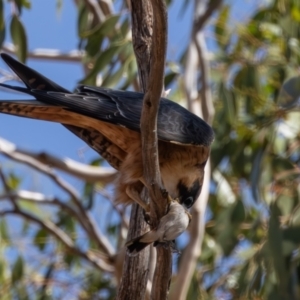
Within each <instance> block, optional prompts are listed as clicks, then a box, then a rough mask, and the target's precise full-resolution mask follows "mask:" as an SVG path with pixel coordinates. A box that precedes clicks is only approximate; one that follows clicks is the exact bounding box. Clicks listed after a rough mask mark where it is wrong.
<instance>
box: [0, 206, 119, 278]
mask: <svg viewBox="0 0 300 300" xmlns="http://www.w3.org/2000/svg"><path fill="white" fill-rule="evenodd" d="M6 215H19V216H21V217H22V218H24V219H25V220H28V221H30V222H32V223H35V224H37V225H39V226H40V227H41V228H43V229H45V230H46V231H47V232H49V233H50V234H51V235H52V236H54V237H55V238H56V239H57V240H58V241H60V242H61V243H62V244H63V245H64V246H65V247H66V248H67V249H68V251H69V252H70V253H73V254H75V255H78V256H80V257H81V258H84V259H86V260H87V261H89V262H90V263H91V264H93V265H94V266H95V267H96V268H97V269H99V270H101V271H105V272H110V273H111V272H113V271H114V268H113V266H112V265H111V264H109V263H108V261H109V259H107V261H105V260H103V256H102V257H100V256H96V255H95V254H94V253H92V252H84V251H81V250H80V249H78V248H77V247H76V246H75V245H74V243H73V241H72V240H71V238H70V237H69V236H68V235H67V234H66V233H64V232H63V231H62V230H61V229H60V228H59V227H57V226H56V225H55V224H54V223H53V222H51V221H48V220H43V221H42V220H40V219H38V218H37V217H35V216H34V215H31V214H29V213H27V212H25V211H21V210H19V209H12V210H5V211H0V216H6Z"/></svg>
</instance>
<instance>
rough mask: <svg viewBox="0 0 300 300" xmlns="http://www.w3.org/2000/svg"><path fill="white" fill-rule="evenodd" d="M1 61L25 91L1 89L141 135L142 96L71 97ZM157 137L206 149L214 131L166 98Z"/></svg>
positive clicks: (86, 92) (95, 91)
mask: <svg viewBox="0 0 300 300" xmlns="http://www.w3.org/2000/svg"><path fill="white" fill-rule="evenodd" d="M1 57H2V58H3V60H4V61H5V62H6V63H7V64H8V65H9V66H10V67H11V68H12V70H13V71H14V72H15V73H16V74H17V75H18V76H19V77H20V79H21V80H22V81H23V82H24V84H25V85H26V88H22V87H17V86H11V85H6V84H0V85H1V86H3V87H7V88H9V89H13V90H17V91H20V92H23V93H27V94H29V95H32V96H33V97H34V98H35V99H36V100H38V101H40V102H43V103H46V104H47V105H50V106H51V105H53V106H62V107H64V108H65V109H67V110H70V111H72V112H75V113H79V114H82V115H86V116H89V117H92V118H94V119H98V120H101V121H104V122H108V123H112V124H115V125H119V126H123V127H126V128H129V129H131V130H134V131H137V132H140V116H141V111H142V105H143V96H144V94H143V93H138V92H131V91H120V90H112V89H108V88H102V87H91V86H80V87H79V88H78V90H77V92H75V93H71V92H69V91H68V90H66V89H64V88H63V87H61V86H59V85H57V84H56V83H54V82H52V81H51V80H49V79H48V78H46V77H45V76H43V75H41V74H39V73H38V72H36V71H35V70H33V69H31V68H29V67H27V66H26V65H24V64H22V63H20V62H18V61H16V60H15V59H13V58H12V57H10V56H9V55H7V54H1ZM157 135H158V139H160V140H163V141H167V142H173V143H178V144H185V145H203V146H209V145H210V144H211V142H212V141H213V139H214V134H213V130H212V128H211V127H210V126H209V125H208V124H207V123H206V122H205V121H203V120H202V119H201V118H199V117H197V116H196V115H194V114H192V113H191V112H189V111H188V110H187V109H185V108H183V107H182V106H180V105H179V104H177V103H175V102H173V101H170V100H168V99H165V98H161V100H160V106H159V112H158V120H157Z"/></svg>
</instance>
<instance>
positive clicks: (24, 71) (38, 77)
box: [1, 53, 70, 93]
mask: <svg viewBox="0 0 300 300" xmlns="http://www.w3.org/2000/svg"><path fill="white" fill-rule="evenodd" d="M1 57H2V59H3V60H4V61H5V62H6V63H7V64H8V65H9V67H10V68H11V69H12V70H13V71H14V72H15V73H16V74H17V75H18V76H19V77H20V79H21V80H22V81H23V82H24V84H25V85H26V86H27V88H29V89H37V90H44V91H53V92H63V93H70V91H68V90H66V89H65V88H63V87H61V86H60V85H58V84H57V83H55V82H53V81H52V80H50V79H48V78H47V77H45V76H44V75H42V74H40V73H38V72H37V71H35V70H33V69H31V68H29V67H28V66H26V65H24V64H22V63H21V62H19V61H17V60H15V59H14V58H12V57H11V56H9V55H8V54H6V53H1Z"/></svg>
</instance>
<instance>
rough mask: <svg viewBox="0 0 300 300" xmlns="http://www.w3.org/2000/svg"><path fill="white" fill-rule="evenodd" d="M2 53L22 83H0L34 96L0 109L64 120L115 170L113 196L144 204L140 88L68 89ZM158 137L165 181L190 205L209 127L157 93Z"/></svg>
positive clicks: (206, 152) (3, 104)
mask: <svg viewBox="0 0 300 300" xmlns="http://www.w3.org/2000/svg"><path fill="white" fill-rule="evenodd" d="M1 57H2V59H3V60H4V61H5V62H6V63H7V64H8V65H9V67H10V68H11V69H12V70H13V71H14V72H15V73H16V74H17V75H18V77H19V78H20V79H21V80H22V81H23V83H24V84H25V87H20V86H11V85H6V84H0V86H2V87H6V88H9V89H12V90H15V91H19V92H22V93H26V94H28V95H30V96H32V97H33V98H35V100H0V112H2V113H5V114H10V115H16V116H22V117H27V118H33V119H40V120H47V121H52V122H58V123H61V124H63V125H64V126H65V127H66V128H67V129H68V130H70V131H71V132H73V133H74V134H75V135H77V136H78V137H80V138H81V139H82V140H84V141H85V142H86V143H87V144H88V145H89V146H90V147H92V148H93V149H94V150H95V151H96V152H98V153H99V154H100V155H102V157H103V158H105V159H106V160H107V161H108V163H109V164H110V165H111V166H112V167H114V168H116V169H117V170H119V173H118V178H117V182H116V201H117V202H118V203H124V204H128V203H132V202H133V201H136V202H137V203H139V204H140V205H141V206H142V207H143V208H144V209H148V206H147V205H146V204H145V203H144V201H143V200H142V199H141V197H140V192H141V190H142V188H143V186H144V185H145V181H144V179H143V163H142V147H141V133H140V117H141V110H142V104H143V93H138V92H130V91H120V90H112V89H108V88H103V87H92V86H85V85H83V86H79V87H78V89H77V91H76V92H71V91H68V90H66V89H65V88H63V87H61V86H59V85H58V84H56V83H54V82H53V81H51V80H50V79H48V78H46V77H45V76H43V75H41V74H39V73H38V72H37V71H35V70H33V69H31V68H29V67H28V66H26V65H24V64H22V63H20V62H18V61H16V60H15V59H13V58H12V57H11V56H9V55H7V54H4V53H2V54H1ZM157 136H158V152H159V153H158V154H159V165H160V171H161V176H162V181H163V185H164V187H165V188H166V190H167V191H168V193H169V195H170V196H171V197H172V198H174V199H175V198H178V199H179V202H180V203H181V204H184V205H185V206H186V207H188V208H189V207H191V206H192V205H193V204H194V202H195V201H196V199H197V198H198V196H199V194H200V191H201V186H202V183H203V176H204V167H205V164H206V161H207V159H208V156H209V153H210V145H211V142H212V141H213V138H214V134H213V130H212V128H211V127H210V126H209V125H208V124H207V123H206V122H205V121H203V120H202V119H201V118H199V117H197V116H196V115H194V114H192V113H191V112H189V111H188V110H186V109H185V108H183V107H182V106H180V105H179V104H177V103H175V102H173V101H170V100H168V99H165V98H161V99H160V106H159V111H158V120H157Z"/></svg>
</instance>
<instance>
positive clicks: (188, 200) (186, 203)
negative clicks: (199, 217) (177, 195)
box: [182, 197, 194, 208]
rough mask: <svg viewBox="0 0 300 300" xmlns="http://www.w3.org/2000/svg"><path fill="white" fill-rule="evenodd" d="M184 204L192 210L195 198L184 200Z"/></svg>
mask: <svg viewBox="0 0 300 300" xmlns="http://www.w3.org/2000/svg"><path fill="white" fill-rule="evenodd" d="M182 204H183V205H184V206H185V207H186V208H190V207H191V206H192V205H193V204H194V198H193V197H188V198H186V199H184V200H183V202H182Z"/></svg>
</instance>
